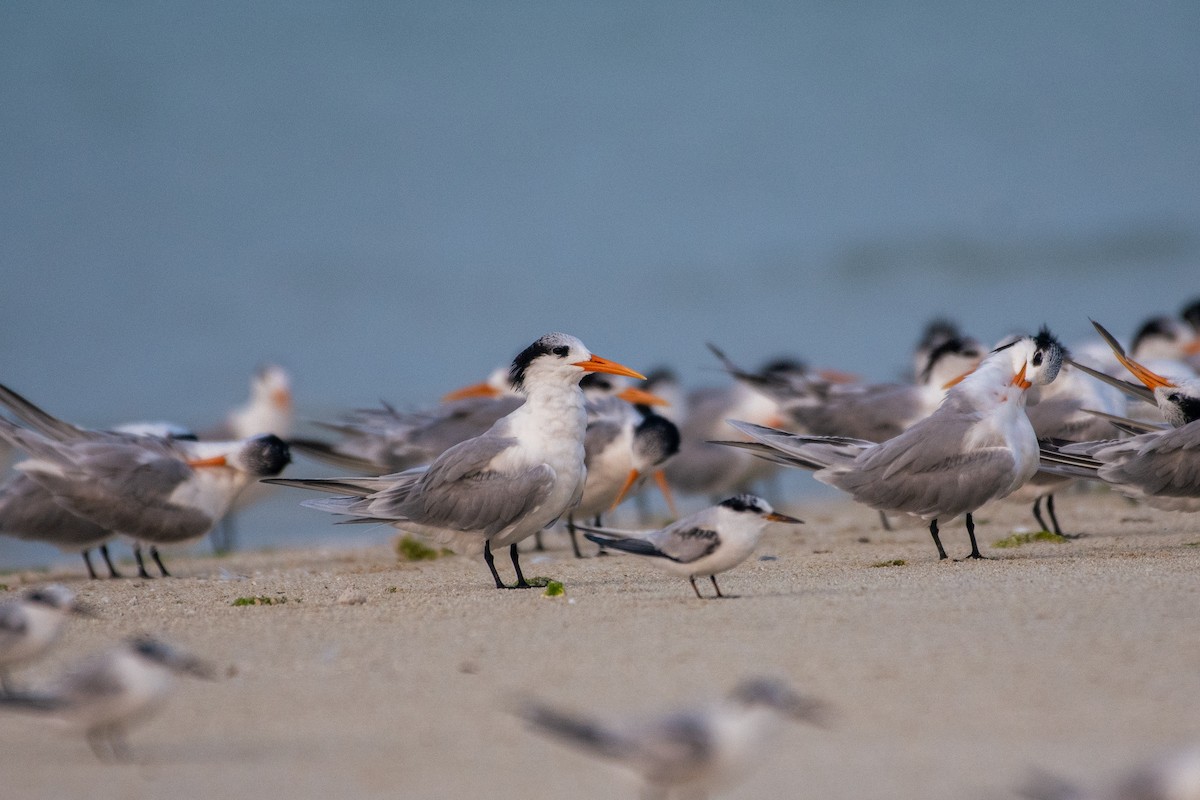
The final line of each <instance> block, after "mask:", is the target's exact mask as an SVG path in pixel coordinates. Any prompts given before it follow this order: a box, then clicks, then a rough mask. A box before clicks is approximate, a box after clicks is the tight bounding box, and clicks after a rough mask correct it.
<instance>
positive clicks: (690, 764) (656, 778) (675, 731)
mask: <svg viewBox="0 0 1200 800" xmlns="http://www.w3.org/2000/svg"><path fill="white" fill-rule="evenodd" d="M634 736H635V737H636V740H637V745H638V748H637V753H638V761H639V762H641V764H642V766H641V772H642V774H644V775H645V776H646V777H647V778H648V779H650V780H651V781H653V782H656V783H675V782H680V781H685V780H687V779H688V778H689V777H691V776H692V775H694V774H695V773H697V772H700V771H702V770H704V769H707V768H710V767H711V766H712V761H713V758H714V757H715V755H716V752H715V751H716V742H715V741H714V740H713V731H712V726H711V724H709V721H708V720H707V719H706V718H705V717H704V716H703V715H702V714H699V713H687V712H681V713H678V714H674V715H672V716H669V717H666V718H664V719H662V720H660V721H658V722H656V723H654V724H652V725H650V726H647V727H646V728H644V729H642V730H641V731H639V732H637V733H636V734H634Z"/></svg>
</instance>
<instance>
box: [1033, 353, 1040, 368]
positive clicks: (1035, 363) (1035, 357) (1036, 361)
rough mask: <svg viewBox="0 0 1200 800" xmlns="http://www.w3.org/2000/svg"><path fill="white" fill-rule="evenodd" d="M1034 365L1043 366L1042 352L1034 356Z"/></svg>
mask: <svg viewBox="0 0 1200 800" xmlns="http://www.w3.org/2000/svg"><path fill="white" fill-rule="evenodd" d="M1033 365H1034V366H1035V367H1040V366H1041V365H1042V351H1041V350H1038V351H1037V352H1036V353H1034V354H1033Z"/></svg>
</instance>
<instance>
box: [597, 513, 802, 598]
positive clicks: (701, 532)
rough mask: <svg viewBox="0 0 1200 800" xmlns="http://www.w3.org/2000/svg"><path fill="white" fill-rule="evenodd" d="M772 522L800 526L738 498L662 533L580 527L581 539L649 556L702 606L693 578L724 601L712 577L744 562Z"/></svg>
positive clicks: (683, 520) (677, 523)
mask: <svg viewBox="0 0 1200 800" xmlns="http://www.w3.org/2000/svg"><path fill="white" fill-rule="evenodd" d="M771 522H783V523H789V524H798V523H801V522H803V520H799V519H796V518H795V517H789V516H788V515H787V514H780V513H777V512H776V511H775V510H774V509H773V508H771V505H770V503H768V502H767V501H766V500H763V499H762V498H761V497H755V496H754V495H752V494H739V495H737V496H736V497H730V498H729V499H728V500H722V501H721V502H720V503H718V504H717V505H715V506H710V507H709V508H706V509H704V510H703V511H698V512H696V513H695V514H692V515H690V516H687V517H684V518H683V519H681V520H678V521H677V522H673V523H672V524H670V525H668V526H667V527H665V528H662V529H661V530H656V531H621V530H615V529H612V528H589V527H587V526H580V527H581V528H582V530H585V531H588V533H586V534H585V535H586V536H587V538H588V539H590V540H591V541H593V542H595V543H596V544H599V545H602V546H604V547H606V548H611V549H613V550H622V551H624V552H626V553H632V554H634V555H638V556H649V557H650V558H652V559H653V560H654V563H655V564H656V565H657V566H659V567H661V568H662V569H665V570H666V571H667V572H670V573H671V574H673V575H680V576H682V577H684V578H687V579H688V582H689V583H691V584H692V590H693V591H694V592H695V593H696V597H698V598H700V599H702V600H703V599H704V596H703V595H702V594H700V589H699V588H698V587H697V586H696V578H698V577H699V578H703V577H708V579H709V580H710V581H712V585H713V589H714V590H715V591H716V593H717V597H726V596H727V595H723V594H721V587H720V586H718V585H717V573H719V572H725V571H726V570H730V569H733V568H734V567H736V566H737V565H738V564H741V563H742V562H743V561H745V560H746V559H747V558H749V557H750V555H751V553H753V552H754V548H755V547H757V546H758V541H759V539H761V538H762V534H763V530H764V529H765V528H766V526H767V525H768V524H769V523H771Z"/></svg>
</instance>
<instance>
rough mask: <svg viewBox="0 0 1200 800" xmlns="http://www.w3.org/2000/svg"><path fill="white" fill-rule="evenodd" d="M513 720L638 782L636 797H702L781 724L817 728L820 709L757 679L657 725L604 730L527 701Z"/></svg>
mask: <svg viewBox="0 0 1200 800" xmlns="http://www.w3.org/2000/svg"><path fill="white" fill-rule="evenodd" d="M518 713H519V715H520V716H521V717H522V718H523V719H525V720H526V721H527V722H528V723H530V724H531V725H532V726H533V727H534V728H535V729H536V730H538V731H539V732H541V733H542V734H545V735H546V736H549V737H551V738H553V739H556V740H558V741H561V742H564V743H565V744H567V745H570V746H572V747H576V748H578V749H580V750H583V751H584V752H586V753H589V754H591V755H593V756H597V757H600V758H605V759H608V760H610V761H613V762H615V763H617V764H618V765H620V766H621V767H623V768H625V769H627V770H629V771H630V772H633V773H635V774H637V775H638V776H640V777H641V779H642V781H643V790H642V797H643V798H647V799H649V798H661V799H662V800H666V798H668V797H669V796H670V795H671V794H673V793H678V796H681V797H703V796H705V795H706V794H707V793H708V792H709V791H711V790H713V789H719V788H721V787H723V786H726V785H728V784H730V783H733V782H734V781H736V780H737V779H738V778H740V777H742V776H743V775H745V774H746V772H748V771H749V769H750V768H751V767H752V766H753V765H754V762H756V761H758V760H759V759H760V758H761V756H762V755H763V751H764V750H765V749H767V746H768V745H769V743H770V740H771V738H772V737H773V736H774V735H775V734H776V733H778V728H779V723H780V722H781V721H784V720H793V721H799V722H807V723H810V724H813V725H817V726H823V725H824V724H825V722H826V717H827V716H828V710H827V708H826V706H825V704H824V703H822V702H820V701H819V700H815V699H813V698H810V697H804V696H802V695H798V694H796V693H795V692H793V691H792V690H791V689H790V688H788V687H787V686H785V685H784V684H783V683H781V682H779V681H776V680H772V679H764V678H757V679H752V680H747V681H744V682H742V683H741V684H740V685H738V686H737V687H736V688H735V689H734V690H733V691H732V692H730V693H729V695H728V696H726V697H725V698H723V699H721V700H720V701H718V702H716V703H713V704H710V705H708V706H705V707H701V708H695V709H689V710H685V711H679V712H676V713H673V714H670V715H667V716H663V717H660V718H657V719H647V720H631V721H627V722H623V723H613V724H607V723H604V722H600V721H597V720H595V719H592V718H588V717H583V716H579V715H576V714H572V713H568V712H564V711H560V710H558V709H556V708H552V707H550V706H548V705H545V704H543V703H541V702H539V701H536V700H531V701H527V702H526V703H525V704H524V705H523V706H522V707H521V708H520V709H519V711H518Z"/></svg>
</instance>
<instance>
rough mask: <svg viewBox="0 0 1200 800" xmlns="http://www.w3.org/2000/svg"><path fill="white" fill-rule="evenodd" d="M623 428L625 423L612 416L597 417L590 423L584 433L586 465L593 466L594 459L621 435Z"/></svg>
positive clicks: (584, 460) (584, 459) (584, 458)
mask: <svg viewBox="0 0 1200 800" xmlns="http://www.w3.org/2000/svg"><path fill="white" fill-rule="evenodd" d="M618 402H623V401H618ZM622 428H624V423H623V422H621V421H620V420H616V419H612V418H603V419H597V420H595V421H594V422H589V423H588V426H587V431H586V432H585V433H584V435H583V463H584V465H585V466H586V467H588V468H589V469H590V468H591V466H592V460H593V459H594V458H595V457H596V456H597V455H599V454H600V453H602V452H604V449H605V448H607V447H608V445H609V444H610V443H612V442H613V441H614V440H615V439H616V438H617V437H618V436H620V435H621V430H622Z"/></svg>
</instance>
